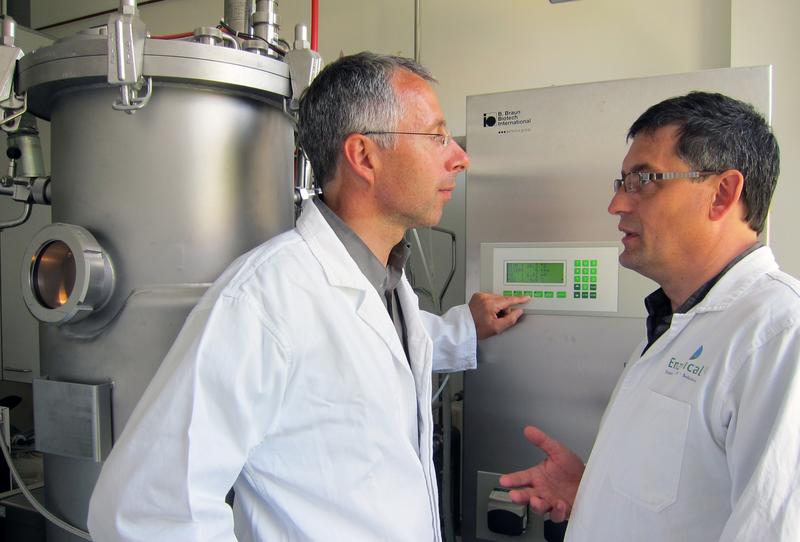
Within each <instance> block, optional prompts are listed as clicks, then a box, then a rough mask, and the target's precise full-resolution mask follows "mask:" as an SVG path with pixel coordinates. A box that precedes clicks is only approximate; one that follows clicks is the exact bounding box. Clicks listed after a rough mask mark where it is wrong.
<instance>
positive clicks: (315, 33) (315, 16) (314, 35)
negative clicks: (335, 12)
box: [311, 0, 319, 51]
mask: <svg viewBox="0 0 800 542" xmlns="http://www.w3.org/2000/svg"><path fill="white" fill-rule="evenodd" d="M318 41H319V0H311V50H312V51H319V48H318Z"/></svg>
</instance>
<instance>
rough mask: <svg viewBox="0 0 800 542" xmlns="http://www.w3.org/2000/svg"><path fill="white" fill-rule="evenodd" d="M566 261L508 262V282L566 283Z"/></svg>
mask: <svg viewBox="0 0 800 542" xmlns="http://www.w3.org/2000/svg"><path fill="white" fill-rule="evenodd" d="M564 265H565V262H506V282H507V283H508V284H564Z"/></svg>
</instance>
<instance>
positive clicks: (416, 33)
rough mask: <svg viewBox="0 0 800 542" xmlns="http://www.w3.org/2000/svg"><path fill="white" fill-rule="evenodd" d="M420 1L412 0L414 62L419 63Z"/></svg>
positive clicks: (420, 34)
mask: <svg viewBox="0 0 800 542" xmlns="http://www.w3.org/2000/svg"><path fill="white" fill-rule="evenodd" d="M419 2H420V0H414V61H416V62H419V57H420V47H421V41H422V16H421V14H420V6H419Z"/></svg>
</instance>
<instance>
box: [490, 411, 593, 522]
mask: <svg viewBox="0 0 800 542" xmlns="http://www.w3.org/2000/svg"><path fill="white" fill-rule="evenodd" d="M524 433H525V438H527V439H528V440H529V441H530V442H531V443H532V444H533V445H534V446H536V447H537V448H539V449H541V450H542V451H543V452H544V453H545V454H546V455H547V458H546V459H545V460H544V461H542V462H541V463H539V464H538V465H536V466H534V467H531V468H529V469H527V470H522V471H519V472H514V473H511V474H506V475H504V476H501V477H500V485H502V486H503V487H515V488H517V489H514V490H512V491H510V492H509V496H510V497H511V500H512V501H514V502H515V503H517V504H528V505H530V507H531V510H533V511H534V512H535V513H537V514H539V515H541V516H543V515H544V514H546V513H548V512H549V513H550V519H551V520H552V521H554V522H555V523H561V522H562V521H564V520H566V519H568V518H569V515H570V513H571V512H572V505H573V504H574V503H575V495H576V494H577V493H578V485H579V484H580V482H581V477H582V476H583V471H584V468H585V466H584V464H583V461H581V458H580V457H578V456H577V455H575V453H574V452H572V451H571V450H570V449H569V448H567V447H566V446H564V445H563V444H561V443H560V442H558V441H557V440H554V439H552V438H550V437H549V436H548V435H547V434H546V433H545V432H544V431H542V430H541V429H539V428H538V427H532V426H528V427H526V428H525V431H524Z"/></svg>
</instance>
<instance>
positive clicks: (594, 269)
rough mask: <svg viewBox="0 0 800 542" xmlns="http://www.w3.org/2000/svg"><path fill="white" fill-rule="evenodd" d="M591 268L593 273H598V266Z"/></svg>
mask: <svg viewBox="0 0 800 542" xmlns="http://www.w3.org/2000/svg"><path fill="white" fill-rule="evenodd" d="M590 269H591V274H592V275H596V274H597V268H596V267H592V268H590Z"/></svg>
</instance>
